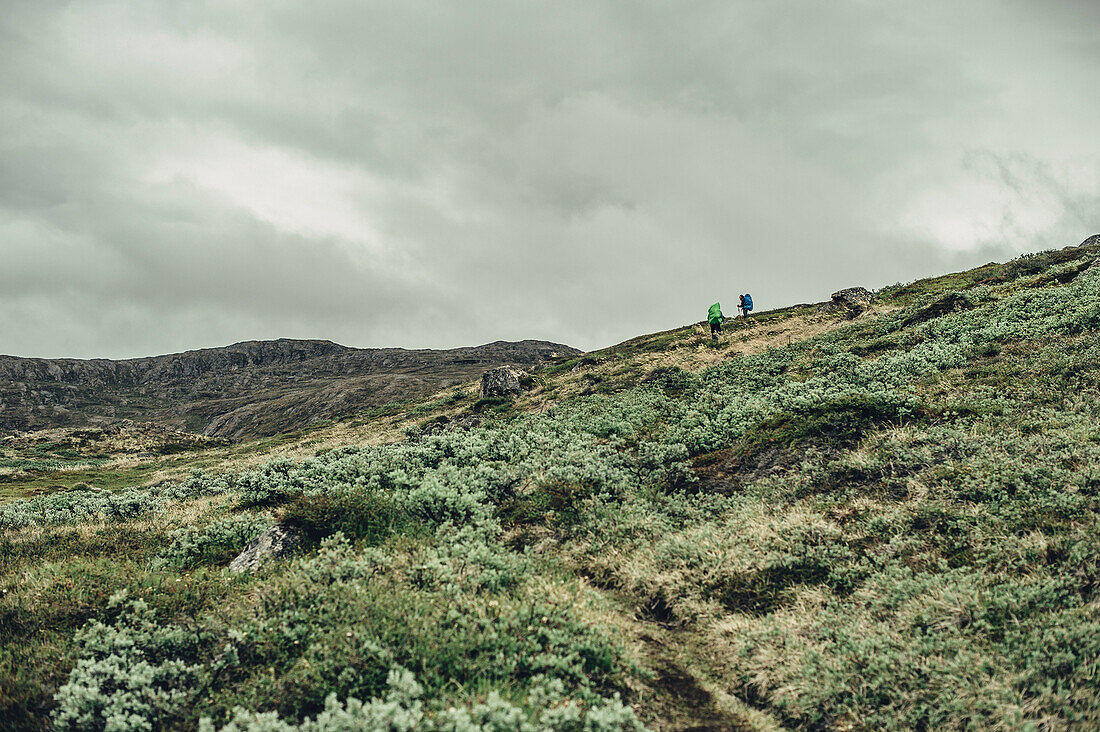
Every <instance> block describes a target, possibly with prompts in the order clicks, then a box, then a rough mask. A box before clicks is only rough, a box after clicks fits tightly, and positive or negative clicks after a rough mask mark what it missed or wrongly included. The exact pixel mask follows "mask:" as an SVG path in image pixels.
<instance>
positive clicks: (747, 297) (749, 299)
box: [744, 294, 752, 311]
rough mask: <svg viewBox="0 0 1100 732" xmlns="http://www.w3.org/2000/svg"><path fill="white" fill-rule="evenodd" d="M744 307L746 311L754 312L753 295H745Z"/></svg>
mask: <svg viewBox="0 0 1100 732" xmlns="http://www.w3.org/2000/svg"><path fill="white" fill-rule="evenodd" d="M744 307H745V310H746V311H749V310H752V295H749V294H746V295H745V305H744Z"/></svg>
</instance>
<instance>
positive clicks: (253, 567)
mask: <svg viewBox="0 0 1100 732" xmlns="http://www.w3.org/2000/svg"><path fill="white" fill-rule="evenodd" d="M301 543H302V536H301V534H300V533H299V532H298V531H297V530H295V529H292V528H289V527H287V526H283V525H282V524H275V525H274V526H272V527H271V528H270V529H268V530H267V531H265V532H263V533H262V534H260V535H259V536H257V537H256V538H255V539H253V540H252V541H251V542H249V544H248V546H246V547H245V548H244V551H242V552H241V553H240V554H239V555H238V556H237V558H236V559H234V560H233V561H232V562H230V563H229V571H230V572H236V573H238V574H239V573H241V572H248V573H250V574H251V573H255V572H257V571H258V570H259V569H260V568H261V567H263V566H264V564H266V563H267V562H269V561H271V560H272V559H279V558H280V557H285V556H287V555H289V554H290V553H291V552H293V551H294V550H295V549H297V548H298V545H299V544H301Z"/></svg>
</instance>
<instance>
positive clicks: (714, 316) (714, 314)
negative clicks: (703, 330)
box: [707, 303, 722, 325]
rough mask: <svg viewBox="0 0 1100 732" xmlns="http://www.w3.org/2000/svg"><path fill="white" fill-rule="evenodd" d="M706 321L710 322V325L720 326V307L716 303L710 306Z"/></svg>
mask: <svg viewBox="0 0 1100 732" xmlns="http://www.w3.org/2000/svg"><path fill="white" fill-rule="evenodd" d="M707 320H709V321H710V324H711V325H721V324H722V306H721V305H719V304H718V303H714V304H713V305H711V306H710V312H709V313H707Z"/></svg>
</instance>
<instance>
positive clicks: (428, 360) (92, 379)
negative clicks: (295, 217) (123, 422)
mask: <svg viewBox="0 0 1100 732" xmlns="http://www.w3.org/2000/svg"><path fill="white" fill-rule="evenodd" d="M578 353H580V352H579V351H577V350H576V349H574V348H570V347H569V346H564V345H561V344H557V343H549V342H546V341H532V340H526V341H519V342H516V343H511V342H504V341H497V342H495V343H489V344H486V345H484V346H477V347H470V348H454V349H450V350H429V349H421V350H406V349H403V348H368V349H358V348H348V347H346V346H341V345H339V344H336V343H332V342H331V341H316V340H288V339H280V340H276V341H248V342H244V343H237V344H234V345H232V346H227V347H225V348H206V349H202V350H198V351H188V352H186V353H177V354H172V355H168V356H153V357H148V358H134V359H127V360H122V361H113V360H108V359H92V360H80V359H42V358H18V357H13V356H0V431H14V430H32V429H42V428H49V427H60V426H80V425H88V424H95V423H97V422H104V421H116V420H119V419H133V420H137V421H148V422H156V423H160V424H165V425H170V426H173V427H177V428H187V429H190V430H192V431H195V432H202V433H204V434H207V435H211V436H217V437H231V438H239V437H246V436H260V435H270V434H275V433H277V432H282V431H286V430H290V429H295V428H299V427H302V426H305V425H307V424H310V423H314V422H318V421H322V420H327V419H333V418H336V417H343V416H348V415H352V414H354V413H356V412H359V411H362V410H364V409H369V408H371V407H379V406H382V405H384V404H387V403H390V402H400V401H405V400H409V399H413V398H417V397H422V396H425V395H427V394H430V393H431V392H433V391H437V390H439V389H441V388H444V387H447V386H450V385H451V384H457V383H461V382H463V381H469V380H470V379H473V378H476V377H477V376H478V375H479V374H480V373H481V372H482V371H483V370H485V369H487V368H491V367H493V366H498V365H501V364H506V363H507V364H516V365H519V366H533V365H538V364H544V363H547V362H549V361H552V360H553V359H554V358H557V357H567V356H573V355H576V354H578Z"/></svg>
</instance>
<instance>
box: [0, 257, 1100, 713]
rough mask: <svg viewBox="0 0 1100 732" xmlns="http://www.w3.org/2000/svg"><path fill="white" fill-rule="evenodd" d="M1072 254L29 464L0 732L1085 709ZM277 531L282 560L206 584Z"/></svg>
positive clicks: (1085, 590)
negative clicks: (373, 398) (413, 391)
mask: <svg viewBox="0 0 1100 732" xmlns="http://www.w3.org/2000/svg"><path fill="white" fill-rule="evenodd" d="M1098 253H1100V252H1098V251H1097V248H1096V247H1095V246H1089V247H1083V248H1073V249H1066V250H1059V251H1054V252H1048V253H1045V254H1041V255H1033V256H1028V257H1023V258H1020V259H1018V260H1015V261H1013V262H1010V263H1007V264H1004V265H987V266H985V267H982V268H979V269H976V270H972V271H970V272H964V273H959V274H954V275H949V276H946V277H941V278H936V279H931V280H923V281H920V282H916V283H912V284H909V285H904V286H902V285H897V286H893V287H889V288H886V289H884V290H883V291H881V292H880V293H879V297H878V300H877V301H876V303H875V304H874V306H873V308H872V310H871V311H869V312H866V313H863V314H861V315H859V316H858V317H852V318H848V317H844V316H839V315H821V314H817V313H816V312H815V309H814V308H813V307H810V306H803V307H797V308H790V309H787V310H784V311H776V312H772V313H761V314H759V315H758V316H756V317H754V318H752V319H750V320H748V321H746V322H742V321H735V322H734V323H731V324H730V327H729V328H727V331H726V333H724V334H723V338H722V340H721V341H719V342H718V343H717V344H713V343H711V342H710V338H709V332H708V331H704V329H703V327H702V326H689V327H685V328H682V329H678V330H674V331H669V332H666V333H660V334H655V335H651V336H644V337H640V338H637V339H633V340H631V341H627V342H626V343H623V344H620V345H618V346H615V347H613V348H609V349H605V350H603V351H599V352H595V353H590V354H585V355H584V356H582V357H579V358H576V359H572V360H570V361H566V362H562V363H559V364H556V365H554V366H550V367H547V368H543V369H542V370H540V371H539V372H537V373H535V374H533V377H532V380H531V381H532V383H531V386H532V388H531V389H530V390H529V391H528V392H526V393H525V394H524V395H522V396H521V397H519V398H516V399H514V400H500V399H489V400H484V399H477V397H476V392H475V390H474V388H473V385H467V386H465V387H462V388H459V389H454V390H449V391H447V392H445V393H441V394H437V395H435V396H434V397H433V398H431V399H428V400H426V401H424V402H422V403H419V404H417V405H413V406H411V407H408V408H402V411H396V410H392V412H391V413H385V414H382V413H378V414H374V415H369V419H368V418H367V416H365V417H364V419H363V420H361V422H360V423H359V424H348V423H342V424H333V425H328V426H325V427H321V428H319V429H316V430H313V431H311V432H309V433H303V434H299V435H296V436H290V437H284V438H280V439H279V440H269V441H266V442H263V443H254V444H251V445H247V446H212V447H203V446H200V447H199V448H197V449H195V450H194V451H190V452H186V453H184V456H183V457H181V456H180V454H179V453H174V454H171V455H169V456H167V457H165V458H164V459H165V460H168V459H171V460H174V461H176V462H174V463H172V464H171V465H170V466H168V468H170V469H166V470H167V472H166V473H165V475H180V476H181V477H180V478H179V479H175V480H162V481H158V482H157V483H155V484H154V485H151V486H150V485H146V486H142V487H136V488H118V487H117V483H112V484H109V485H104V486H96V485H94V483H93V482H92V481H94V475H93V476H92V477H91V478H90V479H86V480H82V481H81V482H86V483H90V484H91V485H92V489H89V488H77V489H73V483H72V482H71V481H69V480H68V479H67V478H66V475H67V473H66V471H65V470H64V469H61V468H59V469H58V470H57V471H56V472H55V474H54V478H55V479H56V480H57V483H56V484H57V485H59V486H63V487H65V488H67V490H59V489H53V490H42V489H41V487H39V488H37V489H36V490H38V493H37V494H36V495H33V496H31V497H29V498H23V499H21V500H15V501H9V502H8V503H5V504H3V505H0V527H2V528H3V536H2V537H0V644H2V648H0V719H2V720H4V721H3V724H5V725H7V726H8V727H10V728H12V729H46V728H49V727H50V726H55V727H56V728H59V729H80V730H84V729H112V730H129V729H149V728H152V729H167V730H176V729H194V728H196V727H200V726H201V728H202V729H204V730H211V731H213V730H223V731H236V730H298V729H303V730H338V729H339V730H347V729H385V730H391V729H392V730H411V729H429V730H475V729H476V730H518V729H530V730H536V729H540V730H541V729H546V730H582V729H583V730H632V729H640V728H642V727H645V728H649V729H657V730H674V729H675V730H687V729H694V730H708V729H709V730H726V729H743V730H775V729H814V730H818V729H830V730H831V729H837V730H840V729H963V728H979V729H1035V730H1046V729H1094V728H1097V727H1100V692H1098V689H1100V679H1098V672H1100V532H1098V530H1097V529H1098V526H1097V508H1098V494H1100V467H1098V466H1100V401H1098V395H1100V346H1098V345H1097V332H1098V330H1100V266H1098V267H1095V268H1091V269H1090V268H1089V267H1090V265H1091V264H1092V263H1093V262H1094V261H1095V258H1096V256H1097V254H1098ZM19 449H23V450H26V449H29V448H19ZM11 450H12V451H13V452H12V453H11V454H9V455H8V456H7V459H9V460H16V459H26V456H23V457H19V456H17V455H16V454H15V453H16V452H18V450H16V449H15V448H11ZM20 454H22V453H20ZM97 459H101V460H104V461H105V462H103V463H101V464H100V465H81V466H77V467H78V469H79V470H82V471H93V472H94V470H95V469H97V468H101V469H103V470H106V471H107V472H108V473H109V472H110V471H111V470H115V469H116V468H115V467H112V466H114V465H115V464H114V463H111V462H109V461H110V460H111V459H113V458H111V456H110V455H107V456H105V457H102V458H97ZM146 459H148V460H150V461H151V462H150V464H151V465H154V466H156V465H159V463H157V460H159V459H160V458H146ZM189 465H195V466H199V467H202V468H204V469H203V470H202V471H201V472H196V473H194V474H193V475H190V476H186V477H184V474H185V473H186V469H187V467H188V466H189ZM61 467H62V468H64V466H61ZM117 469H119V470H121V469H122V467H118V468H117ZM151 469H152V468H151ZM85 477H87V476H85ZM18 485H20V486H22V485H23V484H18ZM94 488H102V489H100V490H94ZM10 492H11V494H12V495H26V494H27V489H26V488H20V487H17V488H11V489H10ZM276 521H280V522H283V523H284V524H286V525H290V526H294V527H297V528H298V529H299V530H300V531H302V532H303V534H304V536H305V542H304V546H303V547H302V548H301V550H300V551H299V552H298V554H297V555H296V556H294V557H291V558H289V559H287V560H282V561H280V562H278V563H276V564H274V565H272V566H271V567H269V568H268V569H265V570H262V571H261V572H259V573H258V574H256V575H245V576H240V575H231V574H229V573H227V572H226V570H225V569H224V567H225V566H226V564H227V563H228V561H229V559H231V558H232V557H233V556H234V555H235V554H236V553H237V552H238V551H239V550H240V549H241V548H242V547H243V546H244V544H245V543H247V542H248V541H249V540H250V539H251V538H253V537H254V536H256V535H257V534H258V533H259V532H261V531H262V530H263V529H265V528H266V527H267V526H270V525H271V524H272V523H274V522H276Z"/></svg>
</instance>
